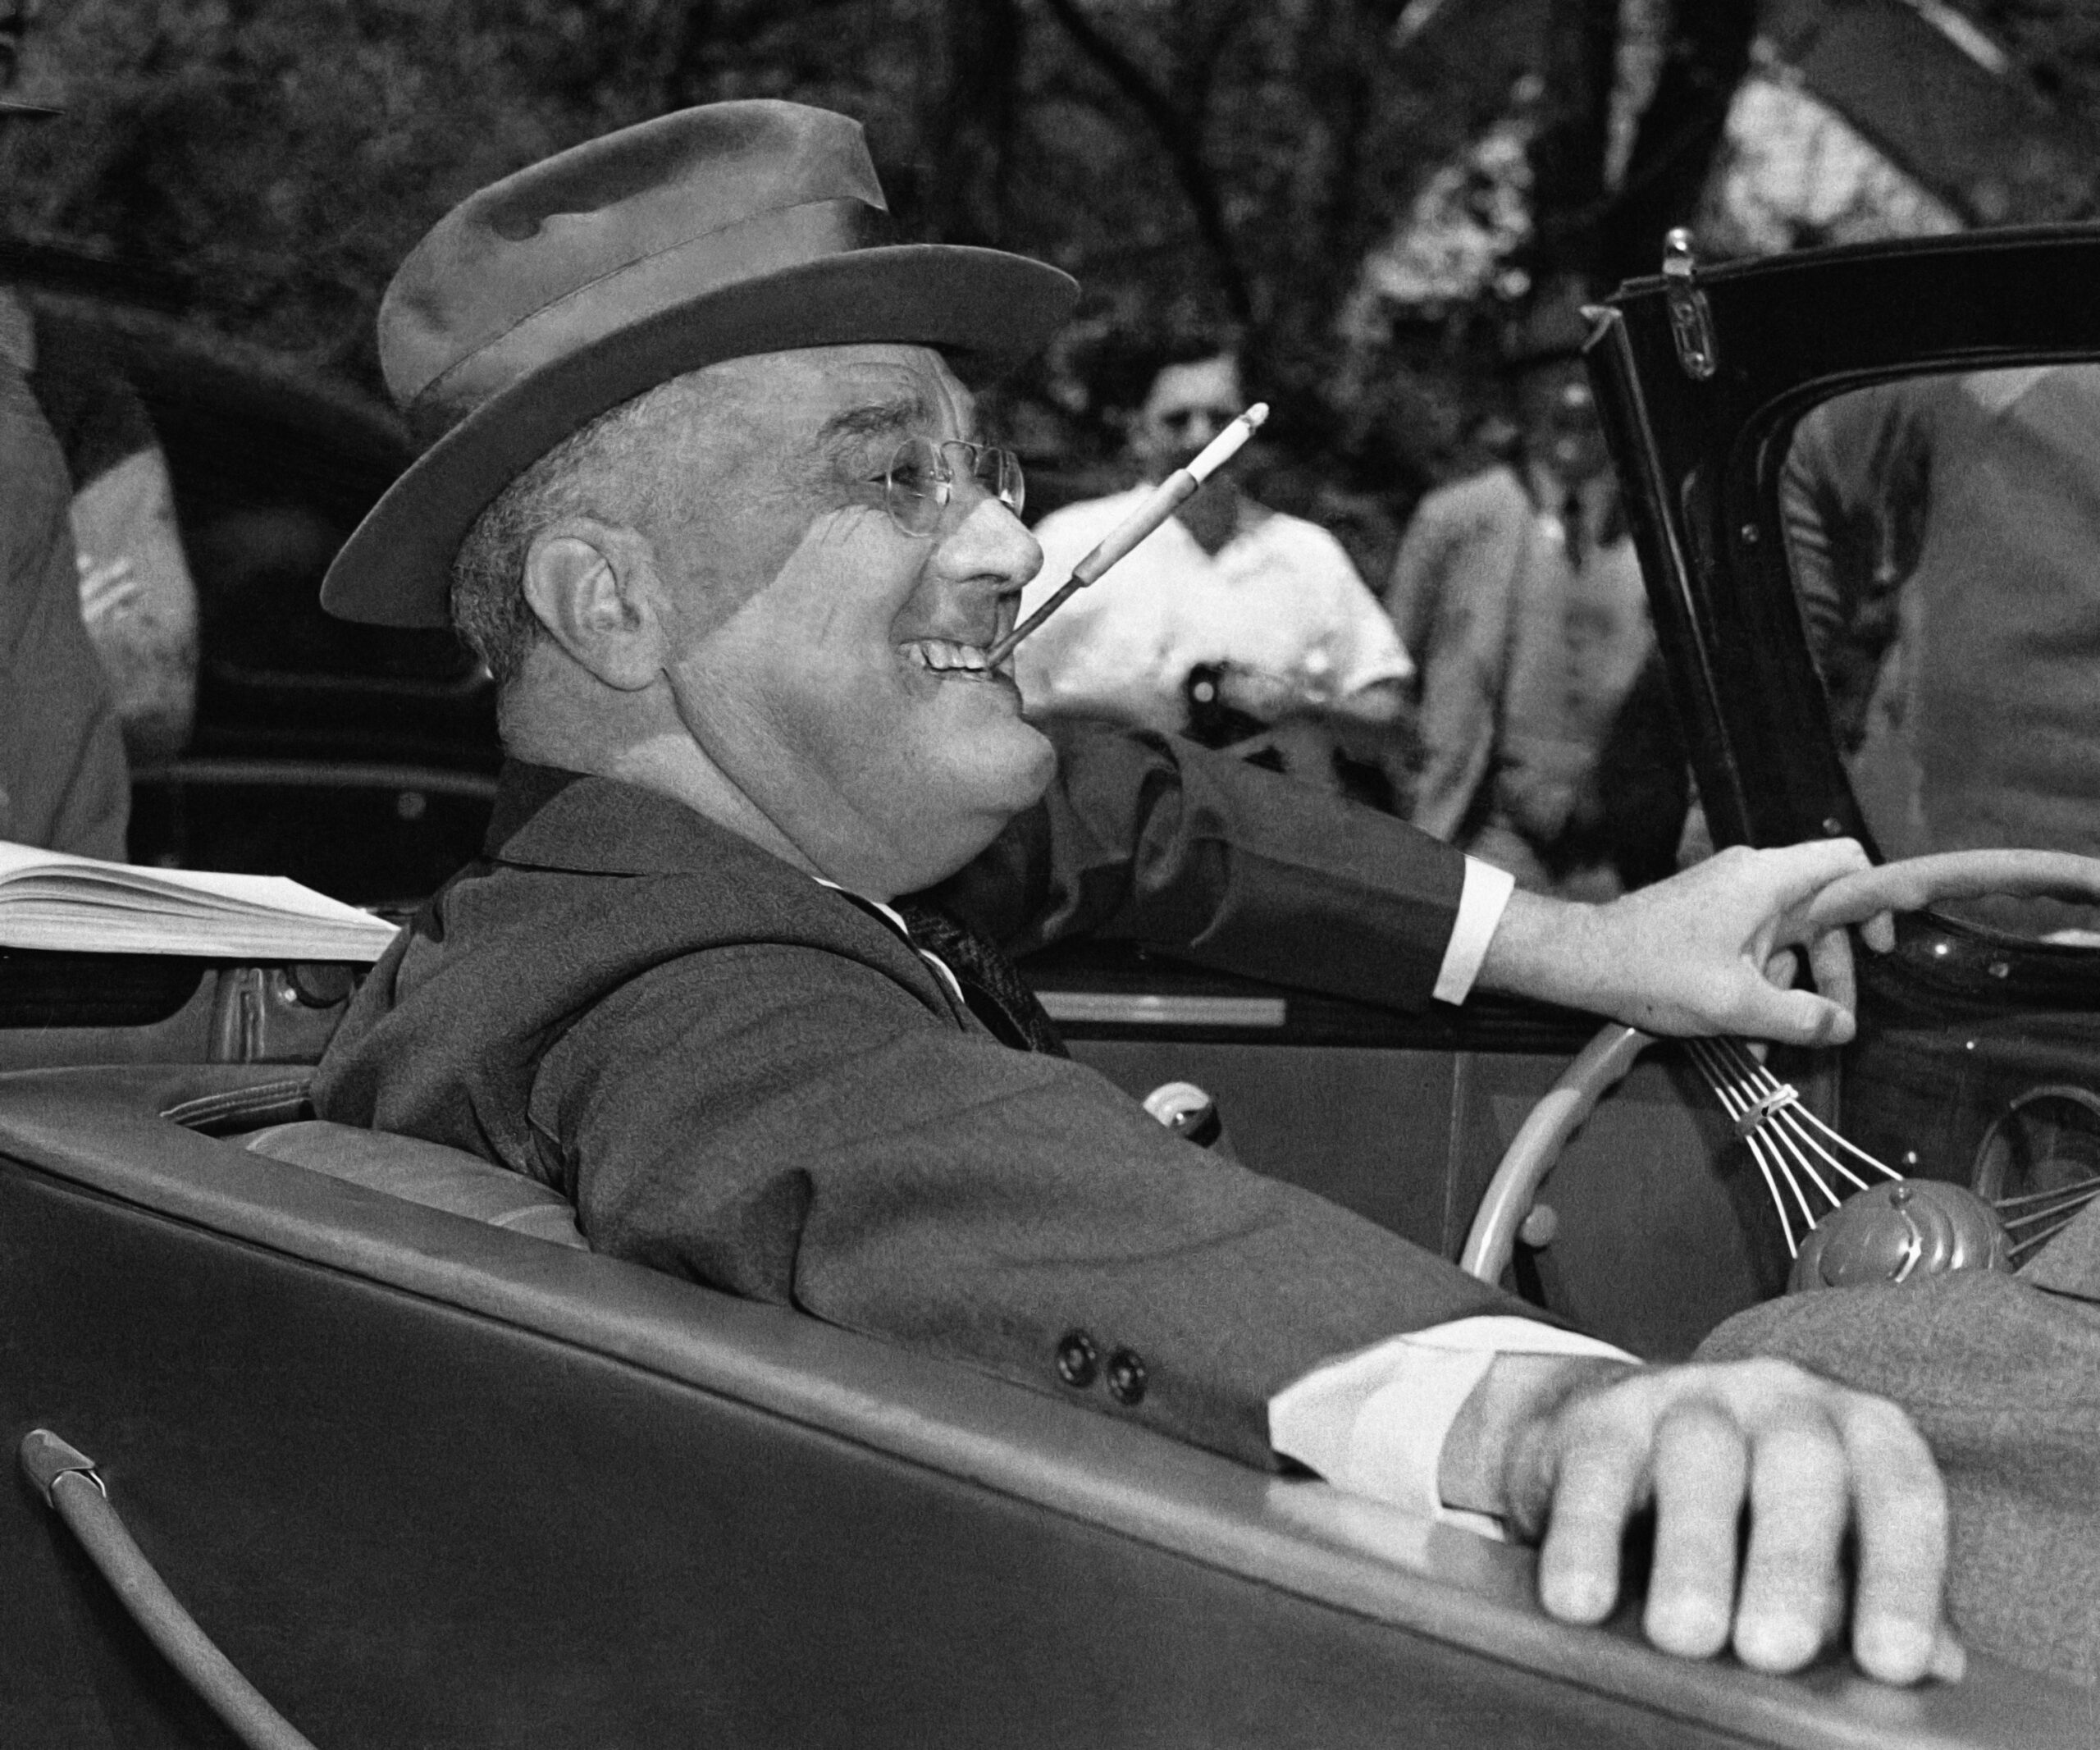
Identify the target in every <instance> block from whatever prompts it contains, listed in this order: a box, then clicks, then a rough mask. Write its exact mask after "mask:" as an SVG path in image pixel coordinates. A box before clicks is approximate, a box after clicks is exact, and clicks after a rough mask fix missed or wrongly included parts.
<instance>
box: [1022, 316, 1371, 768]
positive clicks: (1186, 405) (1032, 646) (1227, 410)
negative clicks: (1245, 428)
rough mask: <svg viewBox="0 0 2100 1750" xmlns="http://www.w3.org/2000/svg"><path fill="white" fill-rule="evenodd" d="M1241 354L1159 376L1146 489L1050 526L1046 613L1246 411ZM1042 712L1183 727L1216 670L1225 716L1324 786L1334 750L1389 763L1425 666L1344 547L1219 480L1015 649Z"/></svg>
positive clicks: (1042, 584)
mask: <svg viewBox="0 0 2100 1750" xmlns="http://www.w3.org/2000/svg"><path fill="white" fill-rule="evenodd" d="M1247 404H1248V403H1247V398H1246V391H1245V387H1244V384H1243V382H1242V381H1241V377H1240V371H1239V360H1238V359H1237V358H1236V357H1235V356H1234V355H1233V354H1231V353H1229V352H1212V353H1202V354H1197V355H1196V356H1193V357H1190V358H1187V359H1179V360H1170V361H1169V362H1167V363H1164V364H1162V366H1161V367H1160V368H1158V370H1157V372H1155V374H1154V375H1153V379H1152V382H1151V385H1150V386H1149V388H1148V391H1147V392H1146V395H1145V399H1144V403H1143V404H1142V405H1140V406H1139V408H1138V409H1137V410H1136V412H1135V413H1134V414H1133V415H1132V416H1131V418H1130V455H1131V459H1132V460H1133V461H1134V462H1135V463H1136V464H1137V465H1138V467H1139V470H1140V471H1141V473H1142V474H1143V476H1144V482H1143V483H1141V484H1139V485H1138V486H1134V487H1131V488H1130V490H1128V491H1123V492H1118V493H1114V494H1112V495H1111V496H1108V497H1107V498H1098V499H1091V500H1086V501H1084V502H1083V503H1080V504H1075V505H1066V507H1065V508H1064V509H1061V510H1057V511H1053V512H1052V513H1051V514H1049V515H1048V516H1047V517H1045V518H1044V519H1043V521H1042V523H1040V524H1039V526H1038V527H1037V528H1036V530H1035V537H1036V539H1037V540H1038V541H1039V542H1041V543H1042V546H1043V569H1042V570H1041V572H1039V573H1038V574H1037V577H1036V580H1035V582H1034V584H1033V585H1031V586H1030V587H1029V589H1028V590H1027V591H1026V592H1025V594H1024V595H1023V596H1022V599H1021V611H1022V612H1023V613H1024V614H1027V613H1032V612H1033V611H1034V610H1035V609H1036V608H1037V607H1038V606H1039V605H1041V603H1042V602H1043V600H1044V599H1045V598H1047V597H1048V596H1049V595H1050V594H1051V593H1052V592H1053V591H1055V590H1056V589H1057V586H1058V585H1059V584H1061V583H1063V582H1064V580H1065V578H1066V576H1067V575H1069V574H1070V573H1071V569H1072V567H1073V566H1074V565H1075V564H1077V563H1078V562H1079V561H1080V560H1081V559H1083V558H1084V556H1085V555H1087V553H1088V552H1089V551H1091V550H1092V549H1093V547H1094V546H1096V545H1097V544H1098V542H1099V541H1101V539H1102V538H1103V537H1104V536H1105V535H1107V533H1108V532H1109V531H1110V530H1112V528H1115V527H1116V525H1117V524H1118V523H1121V521H1122V520H1123V519H1124V518H1125V517H1126V516H1128V515H1129V514H1130V512H1131V511H1132V510H1133V509H1134V508H1135V507H1136V506H1137V505H1139V503H1140V502H1141V501H1142V500H1143V499H1144V495H1145V493H1146V491H1147V490H1148V487H1150V486H1151V485H1153V484H1157V482H1159V481H1162V480H1163V479H1165V478H1166V476H1167V475H1168V474H1170V473H1172V472H1173V471H1174V470H1175V469H1176V468H1180V467H1182V466H1184V465H1185V464H1187V463H1188V462H1189V461H1190V460H1191V459H1193V458H1194V456H1195V455H1196V454H1197V452H1198V450H1202V449H1203V446H1204V445H1207V444H1208V443H1209V442H1210V441H1211V440H1212V438H1214V437H1216V436H1217V434H1218V433H1219V432H1221V431H1223V430H1224V429H1225V427H1226V425H1227V424H1228V423H1230V421H1231V420H1232V419H1233V418H1235V417H1236V416H1237V415H1238V414H1240V413H1241V412H1243V411H1244V409H1245V408H1246V406H1247ZM1014 660H1015V674H1016V679H1018V680H1019V681H1020V688H1021V692H1022V696H1023V697H1025V699H1026V700H1027V701H1028V709H1029V715H1031V716H1035V717H1048V716H1079V717H1098V718H1103V719H1105V720H1108V721H1110V722H1113V723H1123V724H1130V725H1132V726H1134V727H1136V728H1139V729H1159V730H1163V731H1167V732H1170V733H1171V732H1179V731H1183V730H1185V729H1186V728H1187V727H1188V724H1189V675H1190V671H1191V670H1193V669H1199V668H1201V669H1207V670H1215V671H1216V674H1215V678H1214V679H1209V680H1208V683H1209V684H1212V685H1214V686H1215V687H1216V688H1217V693H1218V698H1217V702H1218V703H1219V704H1221V705H1223V706H1226V707H1228V708H1230V709H1231V710H1233V711H1237V712H1239V713H1240V714H1242V715H1244V716H1247V717H1251V718H1253V719H1256V720H1258V721H1260V722H1262V723H1263V724H1269V725H1271V730H1272V733H1271V738H1270V739H1271V742H1272V744H1273V745H1275V746H1276V748H1277V751H1278V752H1279V753H1280V754H1281V756H1282V759H1283V762H1284V766H1285V770H1288V771H1290V773H1291V774H1293V775H1294V776H1298V777H1303V778H1307V779H1311V780H1313V781H1315V782H1318V783H1321V784H1323V786H1325V787H1327V788H1331V787H1332V784H1333V779H1332V774H1331V754H1332V752H1333V751H1334V747H1335V742H1336V740H1337V739H1339V740H1340V742H1343V743H1344V745H1345V746H1346V747H1347V748H1349V750H1350V751H1352V752H1354V753H1356V754H1357V755H1358V757H1364V756H1376V755H1378V754H1380V753H1382V752H1383V743H1384V742H1385V741H1386V739H1388V738H1389V736H1388V735H1387V733H1386V732H1390V730H1392V729H1394V728H1395V726H1396V725H1397V724H1399V722H1400V720H1401V719H1402V717H1403V715H1404V712H1405V709H1406V704H1407V693H1406V689H1407V685H1408V680H1409V679H1410V677H1411V676H1412V675H1413V664H1412V663H1410V662H1409V660H1408V654H1407V652H1406V651H1404V649H1402V648H1401V646H1400V642H1399V638H1398V637H1397V636H1396V635H1395V633H1394V630H1393V626H1392V623H1391V621H1390V619H1388V618H1387V617H1386V615H1385V614H1384V613H1382V612H1381V610H1380V608H1379V605H1378V601H1377V598H1376V596H1373V595H1372V593H1371V592H1370V590H1369V589H1368V588H1367V587H1365V585H1364V583H1363V579H1362V578H1359V577H1358V575H1357V573H1356V568H1355V567H1354V565H1353V564H1350V563H1349V555H1348V554H1347V553H1345V552H1344V551H1343V550H1342V546H1341V543H1340V541H1336V540H1335V537H1333V536H1332V535H1331V534H1329V533H1328V532H1326V530H1325V529H1323V528H1320V527H1319V526H1318V525H1317V523H1308V522H1306V521H1305V520H1304V519H1303V518H1300V517H1294V516H1289V515H1286V514H1284V513H1283V512H1281V511H1278V510H1271V509H1268V508H1267V506H1266V505H1262V504H1259V503H1258V502H1257V501H1256V500H1254V499H1253V497H1252V496H1249V494H1248V493H1247V492H1245V491H1242V490H1241V489H1240V488H1239V487H1238V486H1237V485H1235V481H1234V471H1233V470H1230V469H1227V470H1226V471H1224V472H1222V473H1219V474H1217V475H1216V476H1214V477H1212V480H1211V481H1210V482H1209V484H1208V485H1207V486H1206V487H1205V488H1204V489H1203V491H1201V492H1200V493H1198V495H1197V496H1195V497H1194V498H1193V499H1191V500H1189V501H1188V503H1186V504H1185V505H1182V506H1181V508H1180V509H1179V510H1177V511H1176V513H1175V514H1174V517H1173V519H1171V521H1169V522H1168V523H1166V526H1165V527H1163V528H1161V529H1159V530H1158V531H1157V532H1155V533H1154V534H1153V535H1152V536H1150V537H1148V539H1147V540H1146V541H1144V543H1143V544H1142V545H1141V546H1139V548H1138V549H1137V551H1135V552H1134V553H1132V554H1131V555H1130V556H1129V557H1128V558H1126V559H1125V560H1123V561H1122V562H1121V564H1118V565H1117V566H1116V568H1115V569H1113V570H1112V571H1111V572H1109V573H1108V574H1107V576H1106V577H1104V578H1102V579H1101V581H1100V582H1098V583H1095V584H1093V586H1092V587H1089V588H1088V589H1085V590H1083V591H1081V592H1080V594H1079V595H1078V596H1075V597H1074V598H1073V599H1072V600H1071V601H1067V602H1066V604H1065V605H1064V606H1063V607H1061V608H1060V609H1059V610H1057V615H1055V616H1054V617H1053V618H1052V619H1050V620H1049V621H1048V623H1047V624H1045V625H1044V626H1043V628H1042V630H1040V631H1039V632H1037V633H1034V635H1033V636H1032V637H1030V638H1029V640H1028V642H1026V643H1025V644H1023V645H1022V646H1021V647H1020V650H1019V651H1016V653H1015V658H1014Z"/></svg>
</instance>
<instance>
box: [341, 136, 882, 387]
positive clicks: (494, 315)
mask: <svg viewBox="0 0 2100 1750" xmlns="http://www.w3.org/2000/svg"><path fill="white" fill-rule="evenodd" d="M839 203H843V206H844V211H843V212H841V211H840V210H839ZM886 206H887V203H885V202H884V200H883V192H882V186H881V185H880V183H879V182H878V181H877V180H876V178H875V171H874V164H873V162H871V161H870V158H869V157H868V150H867V144H866V142H865V139H864V137H863V135H862V133H861V126H860V124H859V123H858V122H856V121H853V120H851V118H850V117H845V116H841V115H838V114H835V113H833V112H831V111H829V110H821V109H813V108H810V107H808V106H807V105H805V104H801V103H784V102H779V101H776V100H773V99H768V98H754V99H749V100H746V101H742V102H736V103H713V104H708V105H706V106H705V107H701V108H697V109H687V110H681V111H679V112H676V113H674V114H672V115H669V116H663V117H657V118H656V119H655V120H654V121H646V122H642V123H641V124H639V125H637V126H633V127H630V128H625V129H623V130H620V131H619V133H616V134H613V135H607V136H606V137H605V138H603V139H593V140H587V141H586V142H584V143H583V144H581V145H578V146H574V147H572V148H569V149H568V151H566V152H563V153H558V154H557V155H556V156H555V157H553V158H548V159H546V160H544V161H543V162H540V163H537V164H534V165H531V166H528V167H527V168H525V169H523V170H521V171H517V172H516V173H515V174H514V175H512V176H506V177H504V179H503V180H501V181H500V182H496V183H493V184H491V185H490V186H489V187H487V188H486V189H483V190H480V191H479V192H478V193H477V194H472V195H470V196H468V198H467V199H465V200H463V201H462V202H461V203H459V205H458V206H456V207H454V208H453V209H452V210H451V211H450V212H448V213H447V214H446V215H445V217H443V218H442V219H441V220H440V221H439V222H438V223H437V224H436V226H434V227H433V228H432V229H431V232H430V234H429V235H427V237H425V238H424V240H422V243H420V244H418V245H417V247H416V249H415V250H414V251H413V253H412V254H410V255H409V258H408V259H407V260H406V261H405V262H404V263H402V266H401V270H400V272H399V273H397V274H396V275H395V278H394V281H393V284H392V285H391V286H389V288H388V290H387V293H386V299H385V300H384V302H383V303H382V304H381V306H380V313H379V350H380V364H381V370H382V371H383V372H384V373H385V376H386V386H387V387H388V389H389V390H390V391H391V392H392V394H393V395H394V398H395V400H396V401H397V402H398V403H399V404H401V405H402V406H403V407H404V408H409V409H412V410H413V409H415V407H416V404H418V402H423V401H427V400H433V399H436V400H442V401H443V402H445V403H446V404H449V409H448V414H447V417H446V418H445V422H444V423H450V419H452V418H457V417H459V414H463V413H464V412H466V411H468V410H470V409H472V408H473V406H475V405H477V404H479V403H481V402H482V401H484V400H486V399H488V397H489V396H490V395H492V394H495V393H496V392H498V391H500V390H501V389H502V388H504V387H505V386H508V384H509V382H513V381H514V380H516V378H517V377H519V376H521V375H523V374H524V373H525V372H527V371H529V370H532V369H534V368H538V367H539V366H541V365H543V364H545V363H547V362H549V360H550V358H552V357H554V356H557V355H559V354H560V353H562V352H564V351H568V350H573V348H575V347H576V346H578V345H583V344H587V343H588V342H589V341H590V340H592V339H595V338H596V337H597V336H600V335H602V334H604V333H606V332H609V331H611V330H612V329H614V328H616V327H620V326H623V325H625V324H628V323H631V322H633V321H635V320H636V319H637V317H639V316H641V315H645V314H646V313H648V312H649V311H650V310H651V308H655V307H656V306H658V305H660V304H661V303H663V302H664V301H666V300H668V299H674V298H677V297H680V296H689V295H691V294H692V292H693V291H695V290H699V289H701V288H702V287H704V286H708V285H710V284H715V283H721V282H722V281H724V280H726V279H733V278H736V277H741V276H743V275H744V274H746V272H750V271H751V270H752V269H754V268H757V269H760V270H763V269H766V268H772V267H779V266H782V265H786V264H788V261H790V260H792V259H797V258H801V259H811V258H815V257H816V256H818V255H820V254H828V253H831V252H833V251H835V250H836V249H838V248H839V247H840V246H841V244H842V243H846V242H848V241H861V240H865V235H866V233H867V232H868V231H870V230H871V229H872V228H873V223H879V216H880V215H881V214H882V213H883V212H884V211H885V210H886ZM805 208H808V209H815V212H816V213H817V214H818V215H819V217H818V218H817V220H816V222H814V223H811V222H800V223H798V222H796V220H795V219H794V218H793V217H791V216H792V215H794V214H796V213H797V209H805ZM871 222H872V223H871ZM754 229H766V230H770V231H775V232H777V233H778V235H774V236H771V237H766V238H756V237H754V236H753V235H751V232H752V231H753V230H754ZM731 231H735V232H736V233H737V235H736V237H735V238H734V239H733V240H731V239H729V238H726V237H725V238H724V239H723V243H722V245H721V246H720V247H718V248H715V249H710V247H709V243H708V240H710V239H711V238H715V237H718V236H721V235H722V234H724V233H727V232H731ZM849 234H851V235H850V236H849ZM754 244H756V245H757V246H756V247H754Z"/></svg>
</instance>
